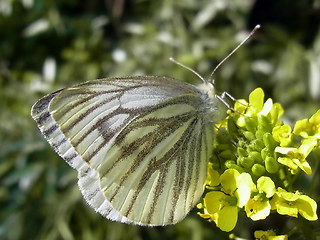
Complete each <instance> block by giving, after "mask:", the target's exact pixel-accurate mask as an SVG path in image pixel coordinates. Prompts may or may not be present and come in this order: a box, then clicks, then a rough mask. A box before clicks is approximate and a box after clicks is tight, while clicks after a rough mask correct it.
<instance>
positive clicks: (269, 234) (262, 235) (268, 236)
mask: <svg viewBox="0 0 320 240" xmlns="http://www.w3.org/2000/svg"><path fill="white" fill-rule="evenodd" d="M254 237H255V239H256V240H287V239H288V236H287V235H279V236H276V233H275V232H274V231H272V230H268V231H261V230H257V231H255V232H254Z"/></svg>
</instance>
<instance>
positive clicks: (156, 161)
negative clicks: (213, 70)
mask: <svg viewBox="0 0 320 240" xmlns="http://www.w3.org/2000/svg"><path fill="white" fill-rule="evenodd" d="M204 101H205V99H204V98H203V96H202V93H201V92H200V91H199V90H197V89H196V88H195V87H194V86H192V85H188V84H184V83H182V82H178V81H175V80H172V79H168V78H159V77H131V78H120V79H118V78H111V79H105V80H96V81H91V82H87V83H84V84H80V85H77V86H75V87H72V88H67V89H63V90H60V91H58V92H55V93H53V94H49V95H47V96H45V97H44V98H42V99H40V100H39V101H38V102H37V103H36V104H35V105H34V106H33V108H32V116H33V118H34V119H35V120H36V121H37V123H38V126H39V128H40V130H41V131H42V133H43V134H44V135H45V137H46V138H47V140H48V142H49V143H50V144H51V146H52V147H53V148H54V149H55V151H56V152H57V153H58V154H59V155H60V156H61V157H62V158H64V159H65V160H66V161H67V162H68V163H69V165H71V166H72V167H74V168H75V169H77V170H78V172H79V174H78V178H79V182H78V183H79V186H80V189H81V191H82V194H83V195H84V198H85V199H86V200H87V202H88V203H89V204H90V205H91V206H92V207H93V208H94V209H95V210H96V211H98V212H99V213H100V214H102V215H103V216H105V217H107V218H109V219H111V220H115V221H121V222H127V223H135V224H140V225H166V224H172V223H175V222H178V221H180V220H181V219H183V218H184V217H185V215H186V214H187V213H188V212H189V211H190V209H191V208H192V207H193V206H194V205H195V203H196V202H197V201H198V199H199V198H200V196H201V194H202V192H203V190H202V185H203V183H204V181H205V178H206V164H207V159H208V157H209V153H210V151H211V146H212V136H213V133H212V127H211V126H210V125H209V124H208V116H207V112H206V111H207V108H206V107H207V106H206V103H205V102H204Z"/></svg>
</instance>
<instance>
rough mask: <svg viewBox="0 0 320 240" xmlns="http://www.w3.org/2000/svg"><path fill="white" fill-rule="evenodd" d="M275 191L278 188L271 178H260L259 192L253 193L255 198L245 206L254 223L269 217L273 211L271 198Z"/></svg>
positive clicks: (258, 183)
mask: <svg viewBox="0 0 320 240" xmlns="http://www.w3.org/2000/svg"><path fill="white" fill-rule="evenodd" d="M275 191H276V187H275V185H274V182H273V181H272V180H271V178H269V177H260V178H259V179H258V181H257V192H255V193H253V197H252V198H250V199H249V201H248V202H247V204H246V205H245V211H246V213H247V216H248V217H250V218H251V219H252V220H254V221H257V220H260V219H265V218H266V217H267V216H269V214H270V210H271V206H270V203H269V198H271V197H272V196H273V195H274V193H275Z"/></svg>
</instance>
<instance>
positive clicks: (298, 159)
mask: <svg viewBox="0 0 320 240" xmlns="http://www.w3.org/2000/svg"><path fill="white" fill-rule="evenodd" d="M316 145H317V140H316V139H305V140H304V141H302V144H301V146H300V147H299V148H293V147H276V149H275V152H278V153H281V154H283V155H286V156H285V157H279V158H278V162H279V163H281V164H283V165H286V166H287V167H289V168H290V169H291V171H292V173H295V172H296V171H297V170H298V168H300V169H301V170H302V171H304V172H305V173H306V174H311V173H312V171H311V167H310V165H309V163H308V162H307V160H306V157H307V156H308V155H309V153H310V152H311V151H312V150H313V148H314V147H315V146H316Z"/></svg>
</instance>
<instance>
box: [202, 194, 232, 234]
mask: <svg viewBox="0 0 320 240" xmlns="http://www.w3.org/2000/svg"><path fill="white" fill-rule="evenodd" d="M236 201H237V200H236V199H235V198H234V197H231V196H228V195H227V194H225V193H223V192H219V191H212V192H208V193H207V194H206V196H205V197H204V214H199V215H200V216H201V217H203V218H207V219H210V220H212V221H214V222H215V223H216V225H217V227H218V228H220V229H221V230H222V231H226V232H229V231H231V230H232V229H234V227H235V226H236V224H237V221H238V207H237V206H236Z"/></svg>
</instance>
